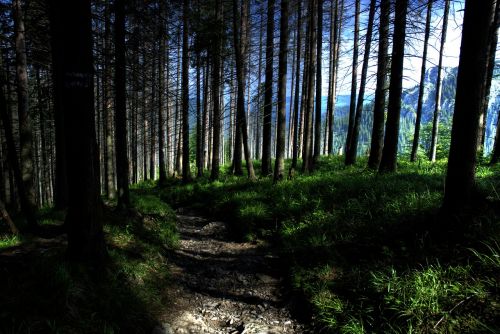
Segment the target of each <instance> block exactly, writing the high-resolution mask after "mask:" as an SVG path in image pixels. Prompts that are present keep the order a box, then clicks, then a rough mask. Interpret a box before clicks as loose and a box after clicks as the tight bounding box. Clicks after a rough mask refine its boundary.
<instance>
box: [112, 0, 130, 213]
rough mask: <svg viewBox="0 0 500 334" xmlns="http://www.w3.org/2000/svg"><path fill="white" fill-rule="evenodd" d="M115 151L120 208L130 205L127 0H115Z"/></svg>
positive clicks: (118, 206)
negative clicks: (126, 64) (126, 51)
mask: <svg viewBox="0 0 500 334" xmlns="http://www.w3.org/2000/svg"><path fill="white" fill-rule="evenodd" d="M115 58H116V59H115V152H116V181H117V192H118V204H117V208H118V209H125V208H127V207H129V206H130V199H129V189H128V182H129V180H128V174H129V173H128V154H127V107H126V82H125V80H126V79H125V77H126V69H125V0H116V1H115Z"/></svg>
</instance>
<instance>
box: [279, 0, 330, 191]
mask: <svg viewBox="0 0 500 334" xmlns="http://www.w3.org/2000/svg"><path fill="white" fill-rule="evenodd" d="M320 2H321V1H320ZM288 6H289V4H288V0H281V18H280V51H279V65H278V124H277V131H276V132H277V135H276V139H277V140H276V161H275V165H274V182H277V181H280V180H282V179H283V172H284V170H285V136H286V133H285V132H286V84H287V82H286V77H287V67H288V65H287V57H288V35H289V31H288Z"/></svg>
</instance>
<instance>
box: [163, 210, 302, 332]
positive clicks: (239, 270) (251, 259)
mask: <svg viewBox="0 0 500 334" xmlns="http://www.w3.org/2000/svg"><path fill="white" fill-rule="evenodd" d="M177 217H178V221H179V222H178V226H179V232H180V238H181V240H180V245H179V248H178V249H176V250H175V251H173V252H172V254H171V255H170V256H169V262H170V265H171V268H170V270H171V275H172V284H171V286H170V287H169V288H167V296H168V299H169V300H170V301H171V306H170V307H169V309H167V310H166V312H165V315H164V316H163V319H162V323H163V325H162V326H158V327H157V328H155V330H154V331H153V334H161V333H164V334H167V333H168V334H170V333H190V334H191V333H192V334H194V333H231V334H237V333H240V334H253V333H262V334H263V333H268V334H278V333H308V332H309V331H308V330H307V329H306V328H305V327H304V326H303V325H302V324H300V323H299V322H298V321H297V320H296V319H294V318H293V317H292V315H291V314H290V310H289V309H288V307H287V306H288V305H287V303H286V302H285V300H284V296H283V293H282V283H283V282H282V277H280V276H279V270H278V269H277V268H278V267H279V266H278V265H277V264H278V263H277V261H279V259H278V258H277V257H276V256H275V255H274V254H272V253H270V251H269V249H266V247H260V246H258V245H257V244H254V243H249V242H244V243H237V242H233V241H230V239H229V238H228V236H227V229H226V225H225V224H224V223H222V222H216V221H210V220H207V219H204V218H201V217H198V216H196V215H194V214H192V213H185V212H181V213H180V214H178V216H177Z"/></svg>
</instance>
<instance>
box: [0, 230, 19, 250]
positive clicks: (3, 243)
mask: <svg viewBox="0 0 500 334" xmlns="http://www.w3.org/2000/svg"><path fill="white" fill-rule="evenodd" d="M21 242H22V239H21V237H19V236H17V235H11V234H2V235H0V250H1V249H2V248H9V247H14V246H17V245H19V244H20V243H21Z"/></svg>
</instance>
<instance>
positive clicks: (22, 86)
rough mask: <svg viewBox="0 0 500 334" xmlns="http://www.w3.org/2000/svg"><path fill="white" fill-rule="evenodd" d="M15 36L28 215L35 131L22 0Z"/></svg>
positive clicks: (16, 4) (32, 206)
mask: <svg viewBox="0 0 500 334" xmlns="http://www.w3.org/2000/svg"><path fill="white" fill-rule="evenodd" d="M12 11H13V17H14V34H15V36H14V38H15V46H16V81H17V113H18V118H19V145H20V147H19V149H20V158H21V177H22V181H23V183H24V190H25V195H26V200H27V203H26V205H27V207H26V209H27V210H28V211H30V212H29V213H26V214H27V217H31V216H34V213H35V212H36V198H35V183H34V175H33V172H34V160H33V131H32V128H31V119H30V115H29V106H28V99H29V88H28V71H27V68H28V64H27V60H26V44H25V29H24V15H23V12H22V8H21V0H14V1H13V8H12ZM23 211H24V210H23ZM28 224H29V225H30V227H31V228H35V227H36V220H33V219H28Z"/></svg>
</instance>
